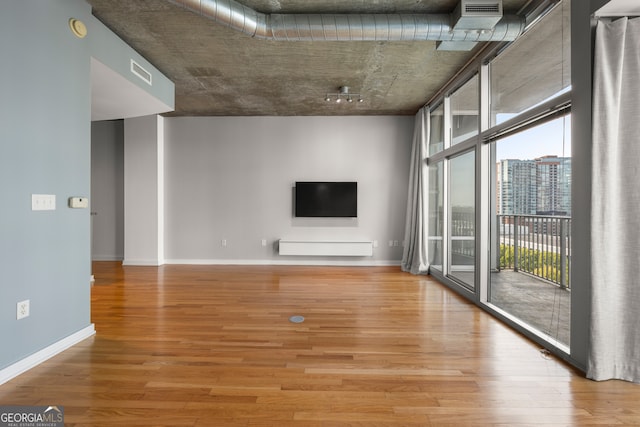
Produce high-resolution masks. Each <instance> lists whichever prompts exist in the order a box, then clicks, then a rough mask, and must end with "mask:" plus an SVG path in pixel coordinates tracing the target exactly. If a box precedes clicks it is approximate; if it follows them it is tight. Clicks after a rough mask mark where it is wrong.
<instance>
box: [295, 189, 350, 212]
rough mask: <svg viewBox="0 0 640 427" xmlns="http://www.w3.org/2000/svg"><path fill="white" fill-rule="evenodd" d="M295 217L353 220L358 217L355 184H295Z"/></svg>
mask: <svg viewBox="0 0 640 427" xmlns="http://www.w3.org/2000/svg"><path fill="white" fill-rule="evenodd" d="M295 216H296V217H312V218H355V217H357V216H358V183H357V182H296V188H295Z"/></svg>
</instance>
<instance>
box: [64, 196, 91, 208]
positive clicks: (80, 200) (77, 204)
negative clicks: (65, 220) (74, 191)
mask: <svg viewBox="0 0 640 427" xmlns="http://www.w3.org/2000/svg"><path fill="white" fill-rule="evenodd" d="M69 207H70V208H74V209H86V208H88V207H89V199H88V198H87V197H69Z"/></svg>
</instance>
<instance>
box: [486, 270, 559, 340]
mask: <svg viewBox="0 0 640 427" xmlns="http://www.w3.org/2000/svg"><path fill="white" fill-rule="evenodd" d="M490 289H491V294H490V302H491V303H492V304H494V305H496V306H498V307H500V308H501V309H502V310H504V311H506V312H508V313H510V314H512V315H514V316H516V317H518V318H519V319H521V320H522V321H524V322H526V323H527V324H529V325H531V326H533V327H534V328H536V329H537V330H539V331H541V332H544V333H545V334H547V335H549V336H551V337H552V338H555V339H556V340H558V341H560V342H561V343H563V344H565V345H569V336H570V335H569V333H570V331H569V327H570V318H571V292H570V291H568V290H565V289H561V288H560V287H558V286H556V285H553V284H551V283H549V282H546V281H544V280H540V279H537V278H535V277H533V276H530V275H528V274H523V273H518V272H514V271H512V270H503V271H500V272H495V273H491V288H490Z"/></svg>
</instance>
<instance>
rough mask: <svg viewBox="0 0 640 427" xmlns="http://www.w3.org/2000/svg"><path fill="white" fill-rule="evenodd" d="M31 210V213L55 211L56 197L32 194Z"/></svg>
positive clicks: (53, 195)
mask: <svg viewBox="0 0 640 427" xmlns="http://www.w3.org/2000/svg"><path fill="white" fill-rule="evenodd" d="M31 210H32V211H55V210H56V195H55V194H32V195H31Z"/></svg>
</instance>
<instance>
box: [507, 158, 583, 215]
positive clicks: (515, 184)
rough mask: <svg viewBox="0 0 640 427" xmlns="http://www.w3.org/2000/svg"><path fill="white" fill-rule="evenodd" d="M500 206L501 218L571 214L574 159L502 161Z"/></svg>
mask: <svg viewBox="0 0 640 427" xmlns="http://www.w3.org/2000/svg"><path fill="white" fill-rule="evenodd" d="M496 203H497V206H496V208H497V212H498V213H499V214H500V215H571V158H570V157H558V156H543V157H539V158H537V159H534V160H520V159H505V160H500V161H499V162H498V164H497V168H496Z"/></svg>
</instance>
